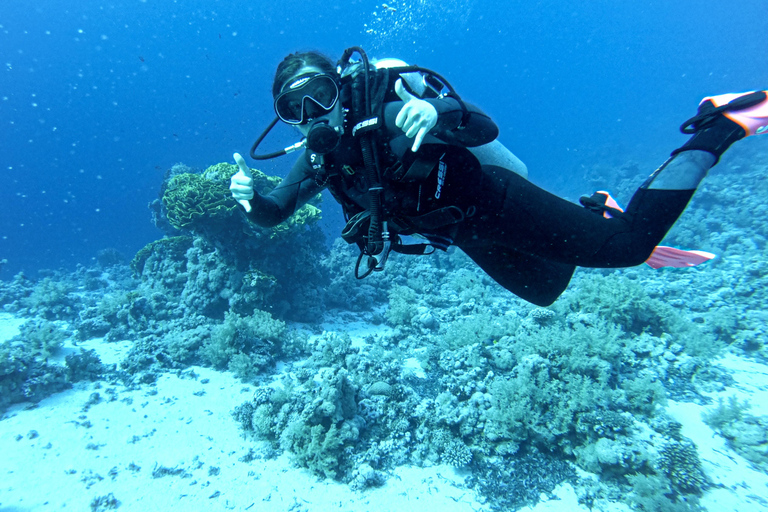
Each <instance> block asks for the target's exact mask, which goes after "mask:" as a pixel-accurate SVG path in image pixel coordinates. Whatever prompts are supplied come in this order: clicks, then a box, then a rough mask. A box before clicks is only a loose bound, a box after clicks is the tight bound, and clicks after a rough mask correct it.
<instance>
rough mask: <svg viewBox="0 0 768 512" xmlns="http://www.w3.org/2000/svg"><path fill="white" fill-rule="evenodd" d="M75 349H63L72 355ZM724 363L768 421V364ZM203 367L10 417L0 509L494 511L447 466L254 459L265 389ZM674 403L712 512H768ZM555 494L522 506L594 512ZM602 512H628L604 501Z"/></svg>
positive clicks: (4, 423)
mask: <svg viewBox="0 0 768 512" xmlns="http://www.w3.org/2000/svg"><path fill="white" fill-rule="evenodd" d="M23 321H24V320H23V319H18V318H15V317H14V316H12V315H10V314H7V313H0V339H8V338H10V337H13V336H14V335H16V334H18V332H19V331H18V326H19V325H21V324H22V323H23ZM352 334H353V335H354V333H352ZM78 347H83V348H93V349H95V350H96V351H97V353H98V354H99V356H100V357H101V359H102V362H104V363H106V364H111V363H117V362H119V361H120V360H121V358H122V357H123V355H124V354H125V353H126V352H127V351H128V350H129V348H130V342H129V341H126V342H123V343H110V344H105V343H101V342H100V340H90V341H89V342H87V343H79V344H78ZM74 350H75V348H74V347H68V348H65V349H64V355H65V354H66V353H68V352H67V351H74ZM62 357H63V355H62ZM720 363H721V364H722V365H723V366H725V367H726V368H728V369H729V370H730V371H731V372H732V374H733V376H734V378H735V379H736V385H735V386H733V387H731V388H728V389H726V390H725V391H724V392H722V393H717V394H712V396H713V398H717V397H718V396H723V397H727V396H730V395H734V394H735V395H736V396H738V397H739V399H740V400H744V399H749V400H750V401H751V402H752V403H753V405H754V406H755V407H754V409H753V412H755V413H756V414H760V413H762V411H764V410H765V406H766V405H768V367H767V366H764V365H760V364H756V363H754V362H751V361H745V360H743V359H739V358H736V357H734V356H727V357H725V358H724V359H723V360H722V361H720ZM191 370H192V371H191V372H190V371H185V372H183V373H182V375H181V376H178V375H175V374H164V375H162V376H161V377H159V379H158V381H157V383H156V386H151V387H150V386H146V387H144V388H142V389H136V390H129V389H126V388H125V387H123V386H121V385H108V384H106V383H79V384H78V385H77V386H75V388H73V389H70V390H68V391H65V392H62V393H58V394H55V395H53V396H50V397H48V398H46V399H45V400H43V401H41V402H40V403H39V404H37V405H34V406H33V405H31V404H17V405H15V406H13V407H11V408H9V409H8V410H7V411H6V413H5V415H4V417H3V419H2V420H1V421H0V474H1V475H2V479H0V512H27V511H37V510H73V511H81V510H82V511H87V510H92V509H93V507H92V503H94V500H95V499H97V498H99V497H105V498H103V499H104V500H105V501H106V500H108V499H110V498H112V497H113V498H114V499H116V500H118V501H119V502H120V506H119V510H121V511H146V512H149V511H156V510H157V511H160V510H162V511H169V510H188V511H216V510H236V511H245V510H250V511H253V512H257V511H258V512H261V511H265V512H267V511H270V512H271V511H280V512H285V511H326V510H327V511H331V510H343V511H361V512H363V511H366V512H378V511H382V512H383V511H392V512H394V511H398V512H401V511H425V510H426V511H430V510H434V511H440V512H465V511H466V512H469V511H485V510H488V507H487V506H484V505H483V504H482V503H481V502H480V501H478V497H477V496H476V495H475V493H474V492H473V491H472V490H471V489H469V488H467V487H466V486H465V485H464V484H463V480H464V477H465V476H466V475H464V474H462V472H461V471H457V470H456V469H454V468H452V467H450V466H445V465H440V466H433V467H428V468H418V467H400V468H397V469H396V470H394V471H393V472H392V473H391V475H390V477H389V479H388V480H387V482H386V484H385V485H383V486H382V487H380V488H376V489H370V490H366V491H363V492H356V491H353V490H352V489H350V487H348V486H346V485H341V484H338V483H334V482H329V481H321V480H319V479H318V478H316V477H314V476H312V475H310V474H309V473H308V472H307V471H305V470H302V469H298V468H295V467H293V466H292V465H291V463H290V461H289V459H288V457H287V456H286V455H282V456H280V457H278V458H276V459H273V460H264V459H255V460H252V461H250V462H244V461H242V460H241V459H242V458H243V457H244V456H245V455H246V454H247V453H248V452H249V449H250V448H252V447H253V446H254V445H253V441H249V440H246V439H244V438H243V437H242V435H241V434H240V432H239V431H238V425H237V423H236V422H235V421H234V420H233V418H232V416H231V413H232V411H233V409H234V408H235V407H236V406H238V405H240V404H241V403H243V402H244V401H246V400H248V399H249V398H250V397H251V396H252V393H253V389H254V388H253V387H252V386H248V385H244V384H243V383H241V382H240V381H238V380H237V379H235V378H234V376H232V375H231V374H230V373H228V372H218V371H214V370H211V369H208V368H199V367H193V368H191ZM193 374H195V375H196V377H194V375H193ZM93 393H98V394H99V397H100V400H99V401H98V402H95V401H94V400H92V395H93ZM94 402H95V403H94ZM709 407H711V406H709ZM668 408H669V413H670V414H671V415H672V416H673V417H674V418H675V419H677V420H678V421H680V422H681V423H682V424H683V425H684V427H683V435H685V436H687V437H689V438H690V439H691V440H693V441H694V442H695V443H696V445H697V447H698V450H699V455H700V457H701V460H702V463H703V466H704V470H705V472H706V473H707V475H708V477H709V478H710V480H711V481H712V482H713V483H714V484H715V486H714V487H713V488H711V489H710V490H708V492H706V493H705V495H704V497H703V499H702V504H703V505H704V506H705V507H706V508H707V509H708V510H710V511H713V512H714V511H717V512H721V511H723V512H730V511H734V512H750V511H762V510H768V499H766V498H768V475H766V474H765V473H762V472H760V471H756V470H754V469H752V468H751V467H750V464H749V462H748V461H746V460H745V459H743V458H742V457H740V456H739V455H738V454H736V453H735V452H733V451H732V450H730V449H729V448H728V447H727V446H726V444H725V440H724V439H722V438H720V437H718V436H717V435H715V433H714V432H713V431H712V430H711V429H710V428H709V427H708V426H707V425H705V424H704V423H703V421H702V420H701V413H702V412H703V411H705V410H707V407H702V406H697V405H695V404H690V403H675V402H670V404H669V406H668ZM555 494H556V496H557V497H556V498H555V499H548V500H546V501H542V502H540V503H539V504H538V505H537V506H536V507H534V508H528V507H527V508H526V509H523V510H526V511H536V512H543V511H553V512H554V511H562V512H565V511H582V510H583V511H588V510H589V509H588V508H586V507H585V506H582V505H579V504H578V500H577V498H576V491H575V490H574V489H573V488H572V487H571V486H570V485H569V484H565V485H562V486H560V487H558V489H556V491H555ZM598 507H599V508H598ZM108 509H109V508H108V507H106V506H104V507H103V508H98V509H97V510H108ZM593 510H605V511H609V510H610V511H613V510H615V511H620V510H629V508H628V507H627V506H625V505H623V504H619V503H601V504H599V505H598V506H597V507H595V508H594V509H593Z"/></svg>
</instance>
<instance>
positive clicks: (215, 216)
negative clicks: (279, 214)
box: [162, 163, 321, 238]
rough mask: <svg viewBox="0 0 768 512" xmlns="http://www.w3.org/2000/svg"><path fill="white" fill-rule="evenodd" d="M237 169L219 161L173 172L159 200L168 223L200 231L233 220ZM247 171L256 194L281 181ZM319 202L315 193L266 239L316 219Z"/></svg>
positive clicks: (318, 212)
mask: <svg viewBox="0 0 768 512" xmlns="http://www.w3.org/2000/svg"><path fill="white" fill-rule="evenodd" d="M238 170H239V169H238V167H237V166H236V165H234V164H228V163H219V164H215V165H212V166H210V167H208V168H207V169H206V170H205V171H203V172H202V173H200V174H194V173H183V174H177V175H176V176H173V177H172V178H171V179H170V180H168V182H167V186H166V188H165V192H164V193H163V197H162V203H163V206H164V207H165V210H166V215H167V217H168V221H169V222H170V223H171V225H172V226H173V227H175V228H176V229H182V230H190V231H197V232H202V233H215V232H218V230H220V229H224V223H226V222H227V221H229V220H234V218H235V213H236V210H237V209H238V208H239V206H238V204H237V201H235V199H234V198H233V197H232V194H231V193H230V191H229V184H230V178H231V177H232V175H234V174H236V173H237V172H238ZM251 173H252V175H253V188H254V190H255V191H256V192H258V193H260V194H268V193H269V191H271V190H272V189H273V188H275V187H276V186H277V184H278V183H279V182H280V181H281V179H280V178H279V177H277V176H267V175H266V174H264V173H263V172H261V171H259V170H257V169H251ZM319 201H320V195H319V194H318V195H317V196H316V197H315V198H313V199H312V200H311V201H310V203H314V204H306V205H304V206H302V207H301V208H300V209H299V210H298V211H297V212H296V213H294V214H293V215H292V216H291V218H290V219H288V220H287V221H286V222H284V223H282V224H280V225H278V226H276V227H274V228H272V230H271V232H270V238H276V237H281V236H284V235H285V234H287V233H290V232H291V231H292V230H293V229H294V228H295V227H299V226H304V225H307V224H310V223H314V222H317V221H318V220H319V219H320V217H321V215H320V209H319V208H317V207H316V206H315V205H316V204H319ZM233 225H235V224H234V222H233ZM230 229H231V227H230Z"/></svg>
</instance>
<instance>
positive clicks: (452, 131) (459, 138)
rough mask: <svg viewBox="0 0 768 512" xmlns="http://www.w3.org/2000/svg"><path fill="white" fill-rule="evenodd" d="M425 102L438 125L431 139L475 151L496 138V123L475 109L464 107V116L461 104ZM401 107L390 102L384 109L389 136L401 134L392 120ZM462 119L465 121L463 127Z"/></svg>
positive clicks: (401, 105)
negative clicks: (433, 110) (432, 110)
mask: <svg viewBox="0 0 768 512" xmlns="http://www.w3.org/2000/svg"><path fill="white" fill-rule="evenodd" d="M425 101H427V102H428V103H429V104H431V105H432V106H433V107H435V110H437V124H436V125H435V127H434V128H432V130H430V135H433V136H435V137H437V138H438V139H440V140H442V141H443V142H447V143H449V144H455V145H458V146H465V147H475V146H482V145H483V144H487V143H489V142H491V141H493V140H495V139H496V137H497V136H498V135H499V128H498V127H497V126H496V123H494V122H493V120H492V119H491V118H490V117H488V116H487V115H486V114H485V113H484V112H482V111H481V110H480V109H478V108H477V107H475V106H474V105H470V104H469V103H466V102H465V103H464V105H465V107H466V115H465V111H464V110H462V108H461V104H460V103H459V102H458V101H457V100H455V99H453V98H441V99H428V100H425ZM404 104H405V103H404V102H402V101H393V102H390V103H387V104H386V105H384V122H385V123H386V126H387V130H389V131H390V133H398V134H399V133H402V130H400V128H398V127H397V126H396V124H395V119H396V118H397V114H398V113H399V112H400V110H401V109H402V108H403V105H404ZM462 119H463V120H464V122H463V123H462Z"/></svg>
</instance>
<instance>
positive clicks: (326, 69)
mask: <svg viewBox="0 0 768 512" xmlns="http://www.w3.org/2000/svg"><path fill="white" fill-rule="evenodd" d="M307 66H312V67H315V68H317V69H319V70H320V71H322V72H323V73H329V74H333V73H335V72H336V66H334V65H333V61H332V60H331V59H329V58H328V57H326V56H325V55H323V54H322V53H320V52H314V51H309V52H296V53H292V54H290V55H288V56H287V57H286V58H284V59H283V61H282V62H281V63H280V65H278V66H277V71H276V72H275V81H274V82H272V97H273V98H274V97H275V96H277V95H278V94H280V90H281V89H282V88H283V86H284V85H285V84H286V83H288V81H289V80H290V79H291V78H293V77H295V76H296V73H298V72H299V70H300V69H301V68H304V67H307Z"/></svg>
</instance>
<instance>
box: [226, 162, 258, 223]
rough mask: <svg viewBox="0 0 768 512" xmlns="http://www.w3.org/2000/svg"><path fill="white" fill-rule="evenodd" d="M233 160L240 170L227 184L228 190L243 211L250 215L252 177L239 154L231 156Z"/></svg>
mask: <svg viewBox="0 0 768 512" xmlns="http://www.w3.org/2000/svg"><path fill="white" fill-rule="evenodd" d="M232 156H233V157H234V159H235V163H236V164H237V166H238V167H239V168H240V170H239V171H237V173H235V174H234V175H233V176H232V178H231V180H230V183H229V190H231V191H232V197H234V198H235V199H236V200H237V202H238V203H240V204H241V205H243V208H245V211H246V212H248V213H250V211H251V203H249V202H248V201H250V200H251V199H253V175H252V174H251V170H250V169H249V168H248V166H247V165H246V164H245V160H243V157H242V156H240V153H235V154H234V155H232Z"/></svg>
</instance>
